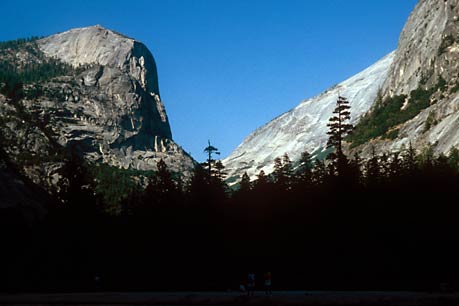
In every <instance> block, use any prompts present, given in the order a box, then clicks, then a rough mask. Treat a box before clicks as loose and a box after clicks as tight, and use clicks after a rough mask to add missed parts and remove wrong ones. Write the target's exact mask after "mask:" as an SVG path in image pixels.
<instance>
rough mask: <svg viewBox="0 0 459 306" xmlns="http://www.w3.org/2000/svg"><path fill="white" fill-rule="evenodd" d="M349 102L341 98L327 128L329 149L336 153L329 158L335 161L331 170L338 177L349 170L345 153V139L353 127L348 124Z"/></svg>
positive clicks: (349, 115)
mask: <svg viewBox="0 0 459 306" xmlns="http://www.w3.org/2000/svg"><path fill="white" fill-rule="evenodd" d="M350 108H351V107H350V106H349V101H347V99H346V98H344V97H341V96H339V97H338V100H337V101H336V107H335V110H334V111H333V114H334V115H333V116H332V117H331V118H330V119H329V123H328V124H327V126H328V127H329V131H328V132H327V134H328V135H329V138H328V142H327V148H334V149H335V151H334V152H333V153H331V154H330V155H329V156H328V158H329V159H331V160H332V161H333V165H332V166H333V167H334V168H335V169H330V170H331V171H330V172H331V174H334V172H337V174H338V175H340V176H344V174H345V172H346V169H347V168H348V160H347V158H346V156H345V155H344V153H343V140H344V137H345V136H346V135H348V134H350V133H351V132H352V129H353V126H352V124H350V123H347V122H349V121H350V120H351V113H350V111H349V110H350Z"/></svg>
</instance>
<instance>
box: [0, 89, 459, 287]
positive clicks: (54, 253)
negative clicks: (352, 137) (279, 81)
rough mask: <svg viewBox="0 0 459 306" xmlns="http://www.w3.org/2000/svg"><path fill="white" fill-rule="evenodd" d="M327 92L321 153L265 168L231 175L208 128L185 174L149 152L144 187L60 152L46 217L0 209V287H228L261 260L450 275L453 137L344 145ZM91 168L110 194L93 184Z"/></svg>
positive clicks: (405, 283) (370, 277)
mask: <svg viewBox="0 0 459 306" xmlns="http://www.w3.org/2000/svg"><path fill="white" fill-rule="evenodd" d="M343 99H344V98H343ZM340 100H341V97H340V99H338V103H337V108H336V109H335V113H334V116H333V117H332V118H331V119H330V124H329V128H330V132H329V136H330V139H331V140H330V141H329V146H330V147H331V148H335V150H334V152H333V153H332V154H331V155H330V156H329V158H328V159H326V160H315V159H313V158H312V157H311V154H309V153H308V152H304V153H303V154H302V156H301V159H300V160H299V161H296V162H292V161H291V160H290V158H289V156H288V154H287V153H286V154H285V155H283V156H281V157H278V158H276V159H275V161H274V171H273V172H272V173H271V174H269V175H267V174H265V173H264V172H263V171H260V173H259V174H258V175H257V179H256V180H254V181H250V179H249V176H248V175H247V174H244V175H243V176H242V178H241V180H240V182H239V183H238V184H237V185H236V187H234V186H233V187H232V188H229V187H228V186H227V185H226V183H225V169H224V165H223V164H222V163H221V162H220V161H219V160H217V159H214V157H215V153H217V152H218V149H217V148H216V147H214V146H213V145H211V143H210V141H209V143H208V146H207V147H205V148H204V150H205V152H206V153H207V154H208V158H207V160H206V161H205V162H204V163H202V164H199V165H197V166H196V168H195V170H194V173H193V176H192V178H191V179H190V180H189V181H183V180H182V179H181V178H180V176H177V175H176V174H174V173H171V172H170V171H169V170H168V169H167V166H166V164H165V163H164V161H162V160H161V161H159V162H158V164H157V171H155V172H154V173H153V174H152V175H150V176H148V177H147V178H146V179H147V185H146V188H141V187H139V186H135V185H132V182H131V181H129V180H124V179H123V176H122V175H121V174H120V172H117V171H121V170H114V169H112V168H110V167H108V168H106V169H105V168H104V169H105V170H103V171H102V170H101V169H102V168H97V167H96V166H95V165H90V164H88V163H87V162H85V161H84V160H82V159H81V158H80V157H78V156H77V155H72V156H71V158H69V159H68V161H67V163H66V167H65V176H66V177H67V178H68V179H69V184H68V186H67V187H66V188H67V189H66V192H65V194H63V195H60V196H59V197H56V198H55V199H54V200H52V201H50V202H49V205H48V207H47V210H48V214H47V216H46V217H45V219H43V220H41V221H39V222H36V223H34V224H28V223H26V222H25V221H24V218H23V216H22V215H21V212H20V210H19V209H15V208H11V209H3V211H2V213H1V215H0V218H1V219H0V227H1V228H0V229H1V232H2V233H4V235H3V236H4V237H5V238H4V240H3V242H2V245H3V246H2V249H3V250H4V252H3V253H4V254H3V255H4V256H6V258H5V259H4V260H3V264H4V271H6V272H5V273H1V274H0V278H1V279H0V281H1V282H2V283H1V286H0V287H1V288H5V290H6V291H13V292H16V291H86V290H226V289H234V290H237V288H238V287H239V283H240V282H241V280H243V279H245V277H246V275H247V272H249V271H255V272H256V273H257V274H258V275H260V276H261V275H263V273H264V272H266V271H271V272H272V275H273V288H274V289H275V290H277V289H302V290H313V289H342V290H351V289H352V290H357V289H358V290H365V289H368V290H370V289H373V290H374V289H378V290H389V289H390V290H437V289H438V288H439V284H440V283H447V284H449V285H450V286H451V287H455V286H457V281H458V272H459V269H458V268H459V267H458V258H459V252H458V242H459V241H458V240H459V238H458V235H457V233H459V223H458V222H457V216H458V212H459V209H458V205H457V199H458V195H459V189H458V186H459V151H458V150H457V149H455V148H453V149H452V150H451V151H450V152H449V154H448V155H443V154H440V155H435V154H434V147H433V146H428V147H426V148H423V149H422V150H420V151H418V150H416V149H415V148H414V147H413V146H411V145H410V146H408V147H407V148H401V150H400V151H399V152H391V153H387V152H376V151H375V150H374V149H373V152H372V155H371V156H370V157H369V158H368V159H366V160H363V159H362V158H360V157H359V155H358V154H356V155H354V156H352V157H349V156H346V155H345V153H344V152H343V151H344V150H342V149H341V142H342V141H344V139H345V135H347V134H348V133H350V132H351V128H352V127H351V126H350V125H349V124H348V123H347V121H348V120H349V108H348V107H346V106H347V101H346V100H345V99H344V100H341V102H342V103H341V104H340V103H339V101H340ZM343 101H344V102H343ZM336 148H339V149H336ZM2 157H3V158H4V159H6V158H7V157H6V155H5V154H2ZM94 169H96V171H95V170H94ZM98 171H99V172H98ZM101 171H102V172H103V175H105V176H106V177H105V178H104V180H105V182H112V184H113V186H118V187H116V189H117V190H115V191H118V192H122V193H123V196H120V197H109V196H103V195H102V194H101V193H100V192H97V191H98V190H99V189H97V188H98V187H97V186H96V183H95V182H96V181H97V180H95V176H96V174H97V175H100V173H101ZM98 177H99V179H100V176H98ZM99 182H100V180H99ZM129 184H131V185H129ZM124 185H129V186H130V187H129V188H127V187H126V188H124V187H123V188H121V187H119V186H124ZM99 188H100V186H99ZM115 191H112V192H115ZM95 278H97V280H98V281H97V282H98V284H95V282H94V279H95Z"/></svg>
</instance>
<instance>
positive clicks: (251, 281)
mask: <svg viewBox="0 0 459 306" xmlns="http://www.w3.org/2000/svg"><path fill="white" fill-rule="evenodd" d="M254 294H255V273H254V272H250V273H249V275H248V276H247V296H253V295H254Z"/></svg>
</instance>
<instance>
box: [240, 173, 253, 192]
mask: <svg viewBox="0 0 459 306" xmlns="http://www.w3.org/2000/svg"><path fill="white" fill-rule="evenodd" d="M251 189H252V184H251V183H250V177H249V176H248V174H247V172H244V174H243V175H242V178H241V182H240V184H239V192H242V193H246V192H249V191H250V190H251Z"/></svg>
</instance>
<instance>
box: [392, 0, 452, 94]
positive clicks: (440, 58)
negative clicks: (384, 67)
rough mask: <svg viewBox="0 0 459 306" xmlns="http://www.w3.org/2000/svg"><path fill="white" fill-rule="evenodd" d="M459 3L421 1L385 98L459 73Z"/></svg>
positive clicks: (406, 29) (404, 36) (404, 33)
mask: <svg viewBox="0 0 459 306" xmlns="http://www.w3.org/2000/svg"><path fill="white" fill-rule="evenodd" d="M458 59H459V0H421V1H419V3H418V4H417V6H416V7H415V9H414V10H413V12H412V13H411V15H410V17H409V18H408V20H407V22H406V24H405V26H404V28H403V31H402V33H401V34H400V39H399V43H398V48H397V56H396V57H395V60H394V63H393V65H392V67H391V69H390V72H389V75H388V77H387V80H386V82H385V84H384V94H385V95H399V94H409V93H410V91H411V90H414V89H416V88H417V87H418V86H419V84H421V83H422V84H424V85H425V86H430V85H432V84H435V83H436V82H437V81H438V78H439V77H440V76H442V77H443V78H444V79H445V80H450V79H455V80H456V79H457V77H458V72H459V61H458Z"/></svg>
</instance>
